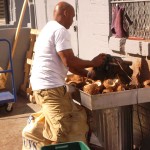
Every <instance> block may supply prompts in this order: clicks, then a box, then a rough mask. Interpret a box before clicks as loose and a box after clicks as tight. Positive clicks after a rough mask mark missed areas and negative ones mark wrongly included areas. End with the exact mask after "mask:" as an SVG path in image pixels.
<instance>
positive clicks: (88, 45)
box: [35, 0, 110, 59]
mask: <svg viewBox="0 0 150 150" xmlns="http://www.w3.org/2000/svg"><path fill="white" fill-rule="evenodd" d="M59 1H60V0H55V1H47V0H36V1H35V4H36V8H35V9H36V20H37V24H36V28H38V29H39V30H41V29H42V28H43V26H44V25H45V24H46V22H48V21H49V20H52V14H53V9H54V6H55V5H56V4H57V2H59ZM66 2H69V3H70V4H72V5H73V6H74V8H75V9H77V16H78V19H77V20H76V17H75V18H74V23H73V25H72V27H71V28H70V33H71V36H72V47H73V50H74V53H75V55H78V54H79V57H80V58H83V59H92V58H93V57H94V56H96V55H97V54H99V53H102V52H105V53H109V49H108V39H109V19H110V17H109V0H86V2H85V1H78V5H76V2H77V1H76V0H66ZM76 6H77V7H76ZM75 25H78V30H79V32H78V34H79V35H78V38H77V32H74V29H73V26H75ZM78 46H79V49H78ZM85 53H86V55H85Z"/></svg>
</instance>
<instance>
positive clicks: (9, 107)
mask: <svg viewBox="0 0 150 150" xmlns="http://www.w3.org/2000/svg"><path fill="white" fill-rule="evenodd" d="M5 111H6V112H12V111H13V105H12V103H9V104H6V105H5Z"/></svg>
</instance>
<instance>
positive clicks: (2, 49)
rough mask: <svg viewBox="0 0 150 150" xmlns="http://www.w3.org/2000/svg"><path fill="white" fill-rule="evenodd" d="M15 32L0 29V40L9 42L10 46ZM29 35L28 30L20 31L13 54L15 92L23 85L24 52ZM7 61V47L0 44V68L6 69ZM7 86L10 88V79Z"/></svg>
mask: <svg viewBox="0 0 150 150" xmlns="http://www.w3.org/2000/svg"><path fill="white" fill-rule="evenodd" d="M15 32H16V29H10V28H9V29H0V38H2V39H7V40H9V41H10V43H11V45H12V44H13V40H14V35H15ZM29 35H30V29H29V28H22V29H21V31H20V35H19V40H18V43H17V47H16V50H15V53H14V58H13V67H14V77H15V85H16V89H17V91H18V89H19V87H20V85H21V84H22V83H23V78H24V63H25V57H26V51H27V50H28V48H29V38H30V36H29ZM8 61H9V59H8V45H6V44H5V43H0V66H1V67H2V68H3V69H7V66H8ZM7 86H9V87H11V86H10V79H9V80H8V82H7Z"/></svg>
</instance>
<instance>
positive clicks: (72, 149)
mask: <svg viewBox="0 0 150 150" xmlns="http://www.w3.org/2000/svg"><path fill="white" fill-rule="evenodd" d="M41 150H90V149H89V147H88V146H87V145H86V144H84V143H83V142H80V141H79V142H67V143H60V144H55V145H48V146H43V147H41Z"/></svg>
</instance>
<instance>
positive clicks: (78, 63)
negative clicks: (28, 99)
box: [31, 2, 105, 143]
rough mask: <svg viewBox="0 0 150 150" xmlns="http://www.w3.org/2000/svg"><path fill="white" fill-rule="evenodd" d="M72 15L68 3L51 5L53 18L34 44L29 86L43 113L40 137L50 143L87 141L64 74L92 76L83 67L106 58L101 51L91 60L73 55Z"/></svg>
mask: <svg viewBox="0 0 150 150" xmlns="http://www.w3.org/2000/svg"><path fill="white" fill-rule="evenodd" d="M74 16H75V11H74V8H73V7H72V6H71V5H70V4H68V3H66V2H59V3H58V4H57V5H56V6H55V8H54V15H53V17H54V20H53V21H50V22H48V23H47V24H46V26H45V27H44V28H43V29H42V31H41V33H40V35H39V36H38V38H37V41H36V44H35V55H34V62H33V67H32V73H31V86H32V89H33V91H34V96H35V100H36V102H37V103H38V104H40V105H41V106H42V113H43V114H44V117H45V126H44V131H43V137H44V138H46V139H48V140H50V141H52V143H62V142H70V141H80V140H81V141H84V142H86V134H87V132H88V125H87V122H86V121H87V120H86V113H85V111H84V109H83V108H82V107H81V106H77V105H76V104H75V103H73V101H72V99H71V96H70V94H69V93H68V92H67V91H66V87H65V78H66V76H67V72H68V71H70V72H72V73H74V74H78V75H81V76H85V77H86V76H88V77H90V76H93V73H92V72H88V71H87V70H86V69H85V68H87V67H97V66H100V65H101V64H103V62H104V61H105V55H104V54H99V55H98V56H96V57H95V58H93V59H92V60H91V61H89V60H82V59H80V58H78V57H76V56H75V55H74V53H73V51H72V49H71V42H70V35H69V33H68V30H67V29H69V28H70V26H71V25H72V23H73V18H74ZM47 129H50V130H49V131H47Z"/></svg>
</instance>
